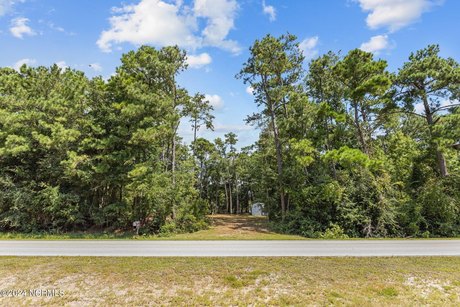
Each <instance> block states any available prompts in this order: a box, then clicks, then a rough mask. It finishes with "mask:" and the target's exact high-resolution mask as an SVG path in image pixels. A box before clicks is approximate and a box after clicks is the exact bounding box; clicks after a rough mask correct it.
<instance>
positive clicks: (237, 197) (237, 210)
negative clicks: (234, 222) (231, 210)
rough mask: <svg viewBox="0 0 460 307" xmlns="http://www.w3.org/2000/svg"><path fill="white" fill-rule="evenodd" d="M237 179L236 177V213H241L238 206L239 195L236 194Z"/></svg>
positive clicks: (237, 192)
mask: <svg viewBox="0 0 460 307" xmlns="http://www.w3.org/2000/svg"><path fill="white" fill-rule="evenodd" d="M238 194H239V191H238V179H236V213H237V214H239V213H241V208H240V196H239V195H238Z"/></svg>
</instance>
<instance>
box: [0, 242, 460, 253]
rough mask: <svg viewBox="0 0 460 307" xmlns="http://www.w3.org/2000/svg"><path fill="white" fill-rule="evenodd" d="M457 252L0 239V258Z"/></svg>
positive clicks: (431, 245)
mask: <svg viewBox="0 0 460 307" xmlns="http://www.w3.org/2000/svg"><path fill="white" fill-rule="evenodd" d="M6 255H8V256H153V257H162V256H181V257H182V256H185V257H191V256H192V257H193V256H205V257H208V256H218V257H228V256H460V240H382V241H380V240H350V241H319V240H318V241H316V240H312V241H124V240H111V241H108V240H106V241H101V240H99V241H92V240H78V241H74V240H70V241H41V240H36V241H10V240H6V241H0V256H6Z"/></svg>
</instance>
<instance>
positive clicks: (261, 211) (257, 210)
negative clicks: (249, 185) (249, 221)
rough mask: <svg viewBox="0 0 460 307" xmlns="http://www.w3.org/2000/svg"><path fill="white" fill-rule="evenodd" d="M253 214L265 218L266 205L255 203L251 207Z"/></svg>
mask: <svg viewBox="0 0 460 307" xmlns="http://www.w3.org/2000/svg"><path fill="white" fill-rule="evenodd" d="M251 214H252V215H255V216H265V215H267V213H266V212H265V205H264V204H263V203H254V204H252V206H251Z"/></svg>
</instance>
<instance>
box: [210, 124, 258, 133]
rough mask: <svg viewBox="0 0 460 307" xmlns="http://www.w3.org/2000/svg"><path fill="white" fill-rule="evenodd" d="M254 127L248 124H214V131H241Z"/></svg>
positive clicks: (250, 129)
mask: <svg viewBox="0 0 460 307" xmlns="http://www.w3.org/2000/svg"><path fill="white" fill-rule="evenodd" d="M252 130H255V128H254V127H252V126H248V125H227V124H219V123H217V124H215V125H214V132H225V133H227V132H241V131H252Z"/></svg>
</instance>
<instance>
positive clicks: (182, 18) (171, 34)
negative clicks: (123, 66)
mask: <svg viewBox="0 0 460 307" xmlns="http://www.w3.org/2000/svg"><path fill="white" fill-rule="evenodd" d="M237 8H238V4H237V3H236V1H235V0H195V3H194V6H193V8H191V7H189V6H186V5H184V4H183V1H180V0H177V1H176V2H175V3H169V2H167V1H166V0H141V1H140V2H139V3H138V4H133V5H125V6H122V7H120V8H114V9H112V13H113V14H114V15H113V16H112V17H110V19H109V22H110V26H111V27H110V29H109V30H106V31H103V32H102V33H101V35H100V37H99V40H98V41H97V45H98V46H99V48H100V49H101V50H102V51H105V52H110V51H111V50H112V46H113V45H114V44H120V43H124V42H128V43H132V44H135V45H140V44H152V45H157V46H166V45H179V46H181V47H183V48H188V49H192V50H194V49H196V48H199V47H203V46H215V47H219V48H222V49H226V50H229V51H231V52H234V53H237V52H239V51H240V49H241V48H240V47H239V45H238V43H237V42H235V41H232V40H227V39H226V37H227V35H228V33H229V32H230V30H231V29H233V27H234V19H235V15H236V10H237ZM202 20H204V21H205V22H206V25H205V26H204V28H203V29H201V30H200V26H199V25H200V21H202Z"/></svg>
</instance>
